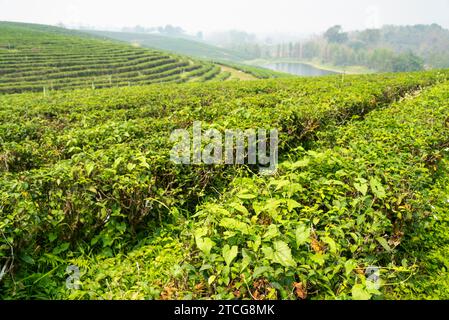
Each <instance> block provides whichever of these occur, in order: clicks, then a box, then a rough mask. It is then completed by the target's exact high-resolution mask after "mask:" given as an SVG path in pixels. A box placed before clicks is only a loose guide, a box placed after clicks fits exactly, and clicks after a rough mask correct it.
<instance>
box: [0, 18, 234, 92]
mask: <svg viewBox="0 0 449 320" xmlns="http://www.w3.org/2000/svg"><path fill="white" fill-rule="evenodd" d="M220 74H221V70H220V68H219V67H217V66H215V65H214V64H212V63H206V62H201V61H194V60H192V59H189V58H186V57H181V56H176V55H174V54H168V53H163V52H160V51H154V50H149V49H144V48H137V47H133V46H130V45H127V44H122V43H119V42H114V41H110V40H104V39H101V38H95V37H93V36H86V35H84V34H83V33H80V32H75V31H69V30H65V29H61V28H52V27H48V26H39V25H30V24H21V23H8V22H0V94H2V93H17V92H24V91H50V90H57V89H77V88H106V87H118V86H131V85H146V84H152V83H161V82H187V81H190V80H193V79H194V80H195V81H208V80H213V79H215V78H217V80H223V79H226V75H223V76H221V75H220Z"/></svg>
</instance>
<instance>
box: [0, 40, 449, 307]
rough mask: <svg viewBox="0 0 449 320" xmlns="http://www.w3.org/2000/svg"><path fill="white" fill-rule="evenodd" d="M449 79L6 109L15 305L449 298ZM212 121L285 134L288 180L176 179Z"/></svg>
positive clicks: (4, 202) (5, 172) (60, 96)
mask: <svg viewBox="0 0 449 320" xmlns="http://www.w3.org/2000/svg"><path fill="white" fill-rule="evenodd" d="M58 36H59V35H58ZM80 41H81V40H80ZM83 41H84V39H83ZM86 41H87V40H86ZM89 41H90V40H89ZM92 41H93V40H92ZM95 43H97V42H95ZM126 48H128V47H126ZM8 50H13V49H8ZM126 50H131V49H129V48H128V49H126ZM136 50H139V49H136ZM19 52H20V50H19ZM133 52H134V51H133ZM136 52H143V53H145V52H148V51H145V50H142V51H136ZM145 54H146V53H145ZM43 68H45V67H43ZM448 79H449V71H431V72H418V73H403V74H383V75H363V76H346V77H341V76H328V77H322V78H313V79H309V78H303V79H298V78H293V79H271V80H256V81H248V82H245V81H239V82H234V81H229V82H211V83H186V84H159V85H151V86H135V87H124V88H107V89H100V90H93V89H80V90H73V91H60V92H51V93H50V94H44V93H43V92H38V93H22V94H13V95H8V94H4V95H1V96H0V271H1V274H0V298H1V299H48V298H58V299H191V298H200V299H209V298H212V299H235V298H237V299H383V298H387V299H388V298H396V299H402V298H416V297H420V298H433V297H439V298H445V299H447V298H449V281H448V277H447V274H448V273H447V268H448V265H449V264H448V263H449V257H448V252H449V250H448V249H449V237H448V236H447V235H448V234H449V233H448V230H449V229H448V228H449V225H448V221H449V216H448V212H449V210H448V199H449V189H448V183H447V182H448V181H449V172H448V163H449V96H448V94H449V82H448ZM195 121H201V122H202V126H203V130H207V129H211V128H214V129H217V130H219V131H223V130H225V129H235V128H240V129H248V128H264V129H272V128H277V129H279V166H278V170H277V172H276V173H275V174H274V175H271V176H266V175H261V174H259V172H258V170H257V169H258V168H257V167H255V166H253V165H239V166H233V165H224V164H223V165H207V164H197V165H177V164H175V163H173V162H172V161H171V160H170V150H171V148H172V147H173V141H171V140H170V134H171V133H172V132H173V130H176V129H183V128H184V129H187V130H191V128H192V125H193V123H194V122H195ZM75 270H77V271H76V272H75ZM373 275H375V276H376V277H377V278H372V276H373ZM75 276H76V277H75ZM373 279H375V281H372V280H373ZM68 284H69V285H68ZM78 285H79V286H78Z"/></svg>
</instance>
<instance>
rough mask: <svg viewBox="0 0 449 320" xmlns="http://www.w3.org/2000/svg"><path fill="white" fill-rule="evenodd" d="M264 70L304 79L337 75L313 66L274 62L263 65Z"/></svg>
mask: <svg viewBox="0 0 449 320" xmlns="http://www.w3.org/2000/svg"><path fill="white" fill-rule="evenodd" d="M264 67H265V68H268V69H271V70H275V71H281V72H286V73H291V74H295V75H298V76H304V77H318V76H325V75H330V74H338V73H337V72H333V71H328V70H323V69H318V68H315V67H314V66H311V65H308V64H304V63H290V62H276V63H270V64H266V65H264Z"/></svg>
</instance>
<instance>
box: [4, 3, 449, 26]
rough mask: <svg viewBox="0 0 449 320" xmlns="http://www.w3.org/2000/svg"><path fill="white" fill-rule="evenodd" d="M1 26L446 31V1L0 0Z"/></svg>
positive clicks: (448, 12) (448, 14) (448, 16)
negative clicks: (424, 27) (414, 27)
mask: <svg viewBox="0 0 449 320" xmlns="http://www.w3.org/2000/svg"><path fill="white" fill-rule="evenodd" d="M0 21H22V22H35V23H43V24H57V23H59V22H62V23H64V24H69V25H89V26H98V27H123V26H135V25H137V24H139V25H142V26H147V27H150V26H159V25H165V24H172V25H177V26H181V27H183V28H184V29H186V30H188V31H190V32H195V31H199V30H202V31H204V32H212V31H222V30H228V29H239V30H245V31H249V32H264V33H267V32H270V33H271V32H296V33H317V32H321V31H323V30H326V29H327V28H328V27H330V26H332V25H335V24H341V25H343V27H344V28H345V29H346V30H354V29H363V28H366V27H376V26H380V25H383V24H429V23H438V24H440V25H442V26H443V27H445V28H449V0H159V1H154V0H126V1H125V0H120V1H119V0H0Z"/></svg>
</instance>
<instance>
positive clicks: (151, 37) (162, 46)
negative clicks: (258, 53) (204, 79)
mask: <svg viewBox="0 0 449 320" xmlns="http://www.w3.org/2000/svg"><path fill="white" fill-rule="evenodd" d="M88 32H89V33H91V34H93V35H97V36H102V37H106V38H111V39H116V40H121V41H126V42H131V43H135V44H139V45H141V46H143V47H149V48H154V49H159V50H167V51H171V52H176V53H179V54H185V55H188V56H193V57H197V58H202V59H210V60H230V61H243V60H248V59H251V57H250V56H247V55H245V54H242V53H239V52H236V51H233V50H229V49H224V48H219V47H216V46H213V45H210V44H207V43H203V42H200V41H195V40H190V39H186V38H180V37H174V36H164V35H157V34H148V33H132V32H112V31H88Z"/></svg>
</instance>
